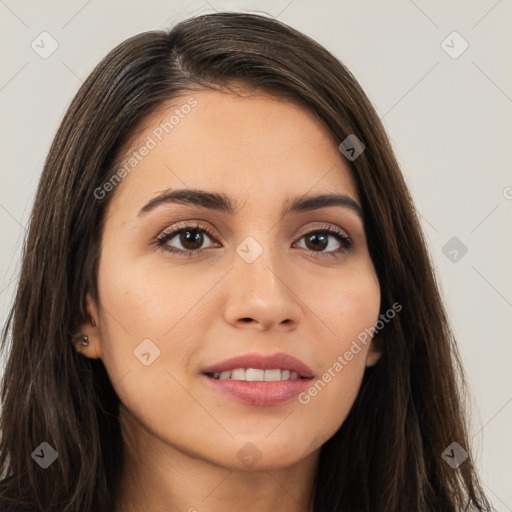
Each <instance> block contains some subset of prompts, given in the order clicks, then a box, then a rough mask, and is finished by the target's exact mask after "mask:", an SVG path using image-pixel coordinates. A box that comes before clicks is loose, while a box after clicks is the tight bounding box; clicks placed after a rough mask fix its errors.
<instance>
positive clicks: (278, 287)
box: [224, 249, 303, 331]
mask: <svg viewBox="0 0 512 512" xmlns="http://www.w3.org/2000/svg"><path fill="white" fill-rule="evenodd" d="M285 265H286V262H284V261H283V258H282V255H281V256H280V255H279V254H278V253H277V251H271V250H267V249H264V250H263V252H262V253H261V254H260V256H259V257H258V258H257V259H256V260H255V261H253V262H252V263H247V261H245V260H244V259H243V258H241V257H239V256H238V255H236V256H235V262H234V268H233V270H232V271H231V272H230V273H229V287H228V290H229V291H228V298H227V300H226V303H225V310H224V317H225V319H226V321H227V322H229V323H230V324H232V325H233V326H235V327H237V328H240V327H245V328H247V327H250V328H253V329H256V330H259V331H267V330H272V329H279V330H283V331H289V330H293V329H295V328H296V327H297V325H298V324H299V322H300V318H301V315H302V314H303V312H302V307H301V304H303V303H302V301H301V300H300V297H299V296H298V295H297V291H295V290H294V289H293V278H292V276H291V270H290V268H289V267H288V270H286V266H285Z"/></svg>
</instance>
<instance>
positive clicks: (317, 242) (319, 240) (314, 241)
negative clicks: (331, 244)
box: [306, 233, 328, 250]
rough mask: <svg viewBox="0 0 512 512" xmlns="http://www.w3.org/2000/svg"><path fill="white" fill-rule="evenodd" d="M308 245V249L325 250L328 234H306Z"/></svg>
mask: <svg viewBox="0 0 512 512" xmlns="http://www.w3.org/2000/svg"><path fill="white" fill-rule="evenodd" d="M306 245H307V246H308V249H312V250H315V249H319V248H320V250H323V249H325V248H326V247H327V245H328V241H327V236H326V235H322V234H320V233H312V234H310V235H307V236H306Z"/></svg>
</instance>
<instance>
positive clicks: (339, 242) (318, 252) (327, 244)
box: [299, 226, 352, 257]
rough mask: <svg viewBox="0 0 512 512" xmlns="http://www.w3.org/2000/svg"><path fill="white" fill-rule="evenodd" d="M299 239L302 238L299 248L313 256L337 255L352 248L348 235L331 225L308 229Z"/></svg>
mask: <svg viewBox="0 0 512 512" xmlns="http://www.w3.org/2000/svg"><path fill="white" fill-rule="evenodd" d="M299 240H304V245H303V246H302V247H301V248H303V249H307V250H308V251H310V252H311V254H312V255H313V256H315V257H324V256H339V255H340V254H342V253H344V252H346V251H347V250H349V249H351V248H352V241H351V239H350V237H349V236H348V235H347V234H346V233H345V232H344V231H343V230H341V229H337V228H334V227H331V226H327V227H326V228H319V229H315V230H314V231H310V232H309V233H306V234H304V235H302V236H301V238H300V239H299ZM299 246H300V245H299Z"/></svg>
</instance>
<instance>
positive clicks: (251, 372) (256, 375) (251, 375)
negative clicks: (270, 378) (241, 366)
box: [245, 368, 265, 382]
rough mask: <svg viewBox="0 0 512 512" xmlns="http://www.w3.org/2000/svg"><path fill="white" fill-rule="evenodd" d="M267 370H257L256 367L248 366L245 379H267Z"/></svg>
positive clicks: (251, 380) (253, 380)
mask: <svg viewBox="0 0 512 512" xmlns="http://www.w3.org/2000/svg"><path fill="white" fill-rule="evenodd" d="M264 377H265V370H257V369H256V368H247V370H245V380H247V381H250V382H255V381H263V380H265V378H264Z"/></svg>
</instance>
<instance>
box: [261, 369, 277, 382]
mask: <svg viewBox="0 0 512 512" xmlns="http://www.w3.org/2000/svg"><path fill="white" fill-rule="evenodd" d="M274 380H281V370H265V381H274Z"/></svg>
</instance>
